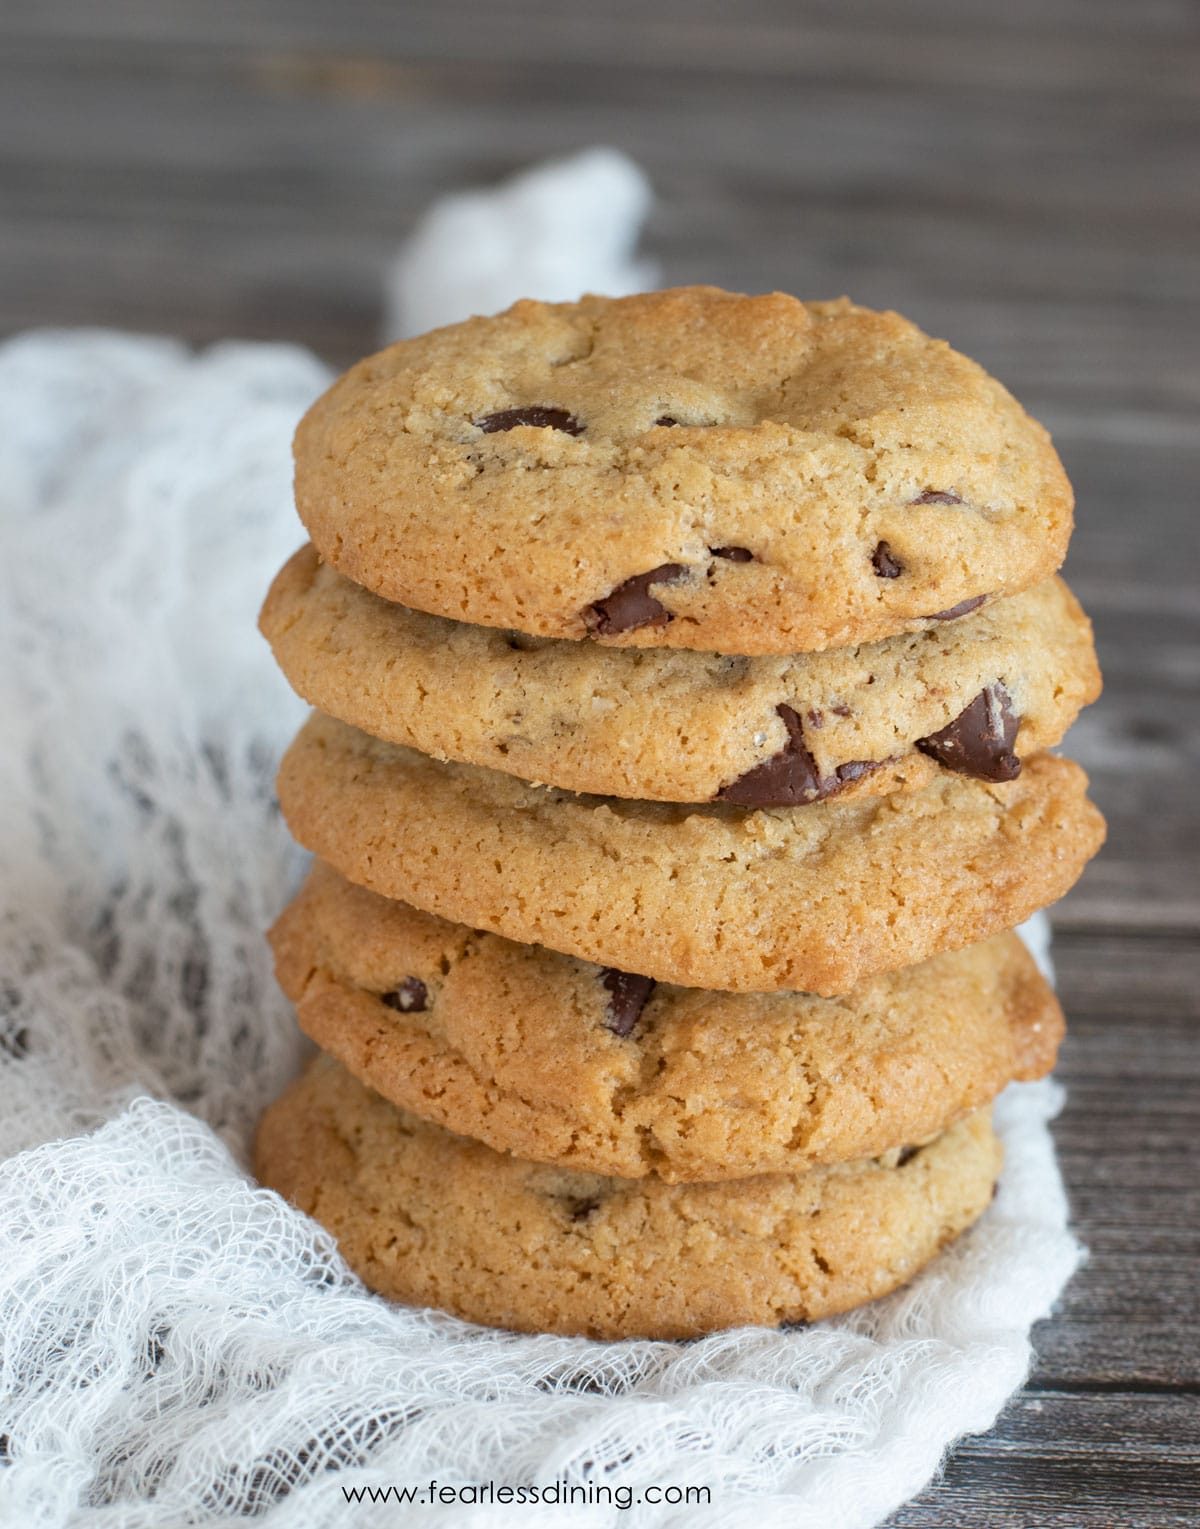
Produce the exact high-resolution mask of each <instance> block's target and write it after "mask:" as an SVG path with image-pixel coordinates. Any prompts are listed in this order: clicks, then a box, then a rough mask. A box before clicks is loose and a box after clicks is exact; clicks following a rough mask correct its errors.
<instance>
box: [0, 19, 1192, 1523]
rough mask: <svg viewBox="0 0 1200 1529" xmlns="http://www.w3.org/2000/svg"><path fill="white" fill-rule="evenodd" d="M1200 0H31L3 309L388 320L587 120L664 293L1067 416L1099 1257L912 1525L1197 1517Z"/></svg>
mask: <svg viewBox="0 0 1200 1529" xmlns="http://www.w3.org/2000/svg"><path fill="white" fill-rule="evenodd" d="M1198 20H1200V12H1198V11H1197V9H1196V7H1195V6H1194V5H1189V4H1188V3H1186V0H1006V3H1004V4H998V3H996V0H988V3H966V0H959V3H954V0H916V3H912V4H908V5H888V4H886V3H884V0H844V3H841V4H838V5H833V4H810V5H802V4H793V3H788V0H741V3H739V4H729V3H727V0H722V3H717V0H690V3H687V4H685V3H683V0H612V3H605V0H590V3H579V0H523V3H518V0H511V3H510V0H492V3H489V0H427V3H407V4H404V3H394V4H389V3H385V0H325V3H320V0H104V3H103V4H97V3H96V0H5V4H4V5H3V7H0V330H4V331H10V330H14V329H18V328H23V327H25V326H27V325H32V324H68V325H71V324H112V325H121V326H127V327H132V328H137V329H156V330H167V331H171V332H176V333H182V334H184V335H186V336H189V337H190V338H192V339H195V340H197V341H206V340H211V339H215V338H217V337H219V336H226V335H243V336H261V337H264V338H277V339H287V340H297V341H301V342H303V343H304V344H307V345H311V346H313V347H315V348H316V349H317V350H318V351H320V352H322V353H323V354H324V355H325V356H327V357H328V358H329V359H330V360H332V361H335V362H346V361H348V360H350V359H351V358H353V357H355V356H356V355H358V354H360V353H361V352H364V351H366V350H368V349H370V348H372V347H373V343H374V340H375V335H376V326H377V323H378V312H379V301H378V300H379V288H380V280H379V278H380V271H381V269H382V267H383V265H384V263H385V262H386V260H387V258H388V256H389V254H390V253H391V252H392V250H393V249H394V248H395V246H396V245H397V243H398V242H399V241H400V239H401V238H402V237H403V236H404V234H405V233H406V232H407V231H408V230H409V229H410V228H411V226H412V224H413V221H414V219H415V217H416V216H417V215H418V213H419V211H420V209H421V208H422V206H423V205H424V204H425V203H426V202H427V201H428V200H429V199H430V198H431V197H432V196H434V195H435V194H436V193H438V192H440V191H443V190H445V189H447V188H449V187H458V186H466V185H473V184H477V183H481V182H486V181H488V180H490V179H492V178H494V177H497V176H499V175H501V174H503V173H505V172H507V171H508V170H510V169H511V168H513V167H514V166H517V165H520V164H522V163H524V162H526V161H529V160H533V159H537V158H540V157H542V156H545V155H548V154H554V153H560V152H564V151H567V150H570V149H573V148H576V147H581V146H585V145H588V144H591V143H594V142H607V143H612V144H616V145H618V146H620V147H622V148H625V149H627V150H629V151H630V152H631V153H632V154H634V155H635V156H636V157H637V158H638V159H639V160H640V161H641V163H642V164H643V165H644V166H645V167H646V169H647V170H648V171H649V173H650V175H651V176H652V178H653V180H654V183H655V185H656V187H657V189H658V192H659V195H660V199H661V200H660V203H659V206H658V209H657V211H656V213H655V215H654V218H653V222H652V225H651V227H650V229H649V230H648V239H647V242H648V247H649V250H650V252H651V253H652V254H653V255H654V256H656V257H657V258H658V259H659V260H660V261H661V263H662V268H663V273H664V279H665V281H667V282H671V283H674V282H685V281H698V280H702V281H715V282H718V283H722V284H725V285H728V286H733V287H740V288H744V289H748V290H756V289H764V288H771V287H776V286H778V287H783V288H785V289H787V290H790V291H795V292H797V293H799V294H801V295H804V296H828V295H833V294H836V293H839V292H842V291H848V292H850V293H851V294H852V295H854V296H855V297H857V298H859V299H860V300H862V301H864V302H867V303H872V304H877V305H891V306H894V307H897V308H900V309H901V310H902V311H904V312H905V313H908V314H910V315H911V316H912V317H913V318H915V319H917V320H918V321H919V322H920V323H921V324H923V325H924V326H925V327H926V328H928V329H931V330H932V331H933V332H934V333H937V334H942V335H945V336H947V337H948V338H949V339H950V340H952V341H953V343H954V344H955V345H957V346H959V347H960V348H961V349H963V350H965V351H967V352H968V353H969V354H971V355H973V356H976V357H978V358H979V359H980V360H981V361H982V362H984V363H985V364H986V365H987V366H988V367H989V368H991V369H992V370H993V371H994V372H996V373H997V374H998V375H999V376H1000V377H1001V378H1003V379H1004V380H1005V381H1006V382H1007V383H1008V384H1009V385H1010V386H1011V387H1012V388H1013V389H1014V391H1015V392H1016V393H1017V394H1018V395H1019V396H1020V397H1021V398H1022V400H1023V401H1024V402H1025V403H1026V404H1027V405H1028V406H1029V407H1030V409H1031V410H1032V411H1033V412H1034V413H1036V414H1037V415H1038V416H1040V417H1041V418H1042V419H1043V420H1045V421H1046V423H1047V424H1048V425H1049V426H1050V427H1051V429H1052V430H1053V431H1054V434H1055V436H1056V438H1057V441H1058V443H1059V446H1060V448H1061V450H1062V454H1063V456H1064V458H1065V460H1066V463H1067V467H1068V470H1069V471H1070V473H1071V475H1072V477H1073V478H1074V481H1075V484H1076V486H1077V489H1078V495H1079V527H1078V532H1077V535H1076V539H1075V543H1074V546H1073V549H1072V553H1071V557H1070V561H1069V563H1068V574H1069V576H1070V578H1071V580H1072V582H1073V584H1074V586H1075V588H1076V590H1077V591H1078V593H1079V594H1080V596H1081V598H1082V599H1083V601H1084V603H1085V605H1086V606H1087V607H1088V609H1089V610H1090V612H1091V614H1092V616H1093V617H1094V619H1095V622H1096V627H1097V635H1098V638H1099V644H1100V651H1101V658H1102V661H1103V664H1104V669H1105V674H1106V678H1107V689H1106V692H1105V696H1104V699H1103V700H1102V702H1101V703H1100V704H1099V705H1098V706H1097V707H1096V708H1094V709H1093V710H1092V711H1091V712H1089V713H1088V714H1087V716H1086V717H1085V718H1084V720H1083V721H1082V722H1081V723H1080V724H1079V726H1078V727H1077V729H1076V731H1075V733H1074V734H1073V736H1072V740H1071V751H1072V752H1073V753H1074V754H1076V755H1077V756H1078V757H1079V758H1080V759H1081V760H1082V761H1083V762H1084V763H1085V764H1086V765H1087V767H1088V768H1089V770H1090V771H1091V772H1092V776H1093V780H1094V784H1095V794H1096V797H1097V799H1098V800H1099V802H1100V805H1101V806H1102V807H1103V809H1104V811H1105V812H1106V813H1107V815H1108V819H1109V824H1110V839H1109V844H1108V848H1107V850H1106V851H1105V853H1104V855H1103V857H1102V859H1101V860H1100V861H1099V862H1098V863H1097V864H1096V865H1094V866H1093V868H1092V869H1091V870H1090V871H1089V872H1088V874H1087V876H1086V877H1085V879H1084V881H1083V883H1082V885H1081V886H1080V887H1079V888H1078V889H1077V890H1076V891H1075V892H1074V893H1073V894H1072V895H1071V896H1070V897H1069V898H1067V900H1066V901H1065V902H1064V903H1063V904H1062V905H1061V906H1060V907H1059V908H1058V909H1057V910H1056V914H1055V921H1056V925H1057V930H1058V945H1057V952H1058V960H1059V965H1060V970H1061V977H1062V984H1061V985H1062V994H1063V998H1064V1000H1065V1003H1066V1006H1067V1009H1068V1012H1069V1015H1070V1019H1071V1022H1072V1036H1071V1040H1070V1041H1069V1043H1068V1045H1067V1047H1066V1050H1065V1052H1064V1055H1063V1060H1062V1068H1061V1076H1062V1077H1063V1079H1064V1080H1065V1081H1066V1083H1067V1085H1068V1087H1069V1090H1070V1101H1069V1104H1068V1106H1067V1110H1066V1113H1065V1115H1064V1116H1063V1118H1062V1120H1061V1123H1060V1125H1059V1127H1058V1131H1057V1135H1058V1141H1059V1144H1060V1147H1061V1152H1062V1162H1063V1167H1064V1171H1065V1173H1066V1176H1067V1180H1068V1183H1069V1186H1070V1191H1071V1197H1072V1204H1073V1207H1074V1213H1075V1219H1076V1223H1077V1226H1078V1228H1079V1231H1080V1233H1081V1234H1082V1236H1083V1237H1084V1239H1085V1240H1086V1242H1087V1243H1088V1245H1089V1247H1090V1248H1091V1259H1090V1262H1089V1263H1088V1265H1087V1267H1086V1268H1085V1269H1084V1270H1083V1272H1082V1273H1081V1274H1080V1275H1079V1276H1078V1277H1077V1278H1076V1280H1075V1281H1074V1283H1073V1284H1072V1286H1071V1288H1070V1290H1069V1292H1068V1293H1067V1296H1066V1298H1065V1300H1064V1302H1063V1304H1062V1308H1061V1310H1060V1311H1059V1313H1058V1314H1057V1315H1056V1316H1055V1317H1054V1319H1053V1320H1052V1321H1050V1322H1048V1323H1046V1324H1044V1325H1043V1326H1042V1328H1041V1329H1040V1330H1039V1332H1038V1334H1037V1342H1038V1349H1039V1355H1040V1357H1039V1360H1038V1363H1037V1365H1036V1368H1035V1370H1034V1373H1033V1376H1032V1378H1031V1381H1030V1384H1029V1385H1028V1387H1027V1388H1026V1390H1025V1391H1024V1393H1023V1394H1022V1395H1021V1396H1020V1397H1018V1398H1017V1399H1016V1400H1015V1401H1014V1402H1013V1403H1012V1405H1011V1406H1010V1407H1009V1408H1008V1410H1007V1411H1006V1412H1005V1414H1004V1416H1003V1417H1002V1418H1001V1420H1000V1423H999V1425H998V1426H997V1427H996V1428H995V1429H994V1430H993V1432H992V1433H991V1434H989V1435H988V1436H987V1437H985V1438H979V1439H973V1440H970V1441H968V1442H967V1443H965V1444H963V1446H962V1447H961V1448H960V1449H959V1450H958V1451H957V1452H956V1454H955V1455H954V1457H953V1459H952V1460H951V1461H950V1463H949V1466H948V1468H947V1470H946V1473H945V1478H944V1480H943V1481H941V1483H940V1484H938V1485H936V1486H934V1487H932V1488H930V1489H929V1490H928V1491H927V1492H926V1493H925V1494H924V1495H923V1496H922V1497H921V1498H920V1499H919V1500H918V1501H917V1502H915V1503H913V1504H911V1505H910V1506H909V1507H907V1508H905V1509H904V1510H903V1511H901V1512H900V1513H899V1514H897V1515H896V1516H895V1518H894V1520H893V1524H894V1525H895V1526H896V1529H900V1526H903V1529H926V1526H930V1529H931V1526H935V1525H946V1526H948V1525H955V1526H961V1525H966V1524H970V1525H972V1526H974V1525H980V1526H987V1529H1005V1526H1014V1529H1016V1526H1023V1529H1024V1526H1038V1529H1049V1526H1057V1525H1061V1526H1071V1529H1079V1526H1083V1525H1103V1526H1105V1529H1113V1526H1121V1529H1132V1526H1145V1529H1164V1526H1166V1525H1171V1524H1184V1523H1195V1522H1197V1521H1198V1519H1200V1475H1198V1471H1197V1465H1198V1461H1200V1400H1198V1397H1200V1316H1198V1302H1197V1290H1196V1287H1197V1278H1198V1275H1200V1266H1198V1263H1197V1242H1198V1233H1197V1227H1198V1224H1200V1193H1198V1190H1197V1183H1198V1181H1200V1162H1198V1157H1197V1147H1196V1143H1197V1138H1198V1137H1200V1108H1198V1103H1197V1089H1196V1083H1197V1073H1198V1071H1200V1068H1198V1066H1197V1050H1196V1044H1195V1043H1196V1017H1197V1009H1198V1005H1197V993H1198V991H1200V942H1198V941H1197V913H1198V911H1200V890H1198V888H1197V884H1196V877H1195V867H1196V866H1197V864H1200V828H1198V825H1200V815H1198V812H1197V806H1196V796H1197V784H1196V782H1197V775H1196V771H1197V755H1198V753H1200V716H1198V710H1197V706H1196V692H1197V674H1198V668H1200V660H1198V645H1197V614H1198V596H1197V586H1198V584H1200V550H1198V542H1197V514H1196V499H1197V486H1198V485H1200V439H1198V436H1197V428H1196V405H1197V402H1198V401H1200V366H1198V364H1197V349H1198V325H1197V321H1198V319H1200V268H1198V261H1197V252H1198V248H1200V194H1198V193H1200V175H1198V170H1200V158H1198V154H1197V150H1198V149H1200V134H1198V131H1197V129H1198V127H1200V112H1198V109H1197V96H1198V95H1200V27H1198Z"/></svg>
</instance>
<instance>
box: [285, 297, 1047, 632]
mask: <svg viewBox="0 0 1200 1529" xmlns="http://www.w3.org/2000/svg"><path fill="white" fill-rule="evenodd" d="M295 457H296V504H297V508H298V510H299V512H300V518H301V520H302V521H303V522H304V524H305V526H306V527H307V529H308V532H309V535H310V536H311V537H312V540H313V542H314V543H315V545H316V547H317V549H318V551H319V552H320V554H321V556H322V557H323V558H324V559H325V560H326V561H327V562H329V563H331V564H332V565H333V566H334V567H335V568H337V569H338V570H339V571H340V572H341V573H344V574H346V575H347V576H348V577H349V578H351V579H353V580H354V581H355V582H356V583H358V584H362V585H364V586H365V587H366V588H368V589H371V590H374V591H375V592H376V593H377V594H380V595H383V596H385V597H386V598H387V599H389V600H397V601H399V602H401V603H402V604H404V605H407V606H411V607H412V608H414V609H416V610H422V611H429V612H431V613H433V614H435V615H439V616H447V617H450V618H452V619H454V620H456V621H466V622H471V623H475V624H477V625H482V626H496V627H511V628H515V629H517V630H518V631H521V632H527V633H531V634H533V635H535V636H541V637H567V638H585V637H586V638H589V639H591V640H593V641H595V642H600V643H604V644H611V645H617V646H632V647H668V648H698V649H703V650H707V651H712V652H719V653H798V652H807V651H811V650H814V649H822V648H831V647H845V646H848V645H851V644H855V643H862V642H872V641H874V640H876V639H878V638H881V637H887V636H890V635H892V634H894V633H897V632H905V631H916V630H921V629H923V628H927V627H929V626H931V625H932V624H934V623H936V622H938V621H945V620H950V619H952V618H954V617H956V616H958V615H961V614H965V613H966V612H967V611H968V610H970V609H972V608H973V607H975V606H977V605H979V604H980V603H982V602H983V601H986V600H988V599H992V598H995V597H997V596H1000V595H1005V594H1015V593H1016V592H1018V591H1019V590H1022V589H1026V588H1028V587H1029V586H1031V585H1033V584H1036V583H1039V582H1040V581H1042V580H1043V579H1046V578H1047V577H1049V575H1050V574H1052V573H1053V572H1054V570H1055V569H1056V568H1057V567H1058V566H1059V564H1060V563H1061V562H1062V559H1063V556H1064V554H1065V552H1066V548H1067V541H1068V538H1069V536H1070V531H1071V517H1072V507H1073V501H1072V495H1071V488H1070V484H1069V483H1068V481H1067V478H1066V475H1065V474H1064V472H1063V469H1062V466H1061V464H1060V462H1059V460H1058V457H1057V456H1056V454H1055V452H1054V449H1053V447H1052V446H1051V444H1050V439H1049V437H1048V435H1047V434H1046V432H1045V430H1043V429H1042V427H1041V426H1040V425H1038V424H1036V423H1035V422H1034V421H1033V420H1031V419H1030V418H1029V417H1028V415H1027V414H1026V413H1025V412H1024V410H1023V409H1022V408H1021V407H1020V405H1019V404H1017V402H1016V401H1015V400H1014V399H1013V398H1012V396H1011V395H1010V394H1009V393H1008V392H1006V391H1005V389H1004V388H1003V387H1002V386H1001V385H1000V384H999V383H998V382H996V381H994V380H993V379H992V378H991V377H989V376H988V375H987V373H986V372H984V371H983V370H982V368H980V367H979V366H977V365H976V364H975V363H974V362H973V361H969V360H967V359H966V357H964V356H960V355H958V354H957V353H956V352H955V351H953V350H951V348H950V347H949V346H948V345H947V344H946V343H945V342H944V341H942V340H933V339H930V338H929V336H927V335H925V334H923V333H922V332H921V331H920V330H919V329H918V328H917V327H916V326H915V325H914V324H911V323H909V322H908V321H907V320H906V319H903V318H901V317H900V316H899V315H898V314H895V313H874V312H871V311H870V310H869V309H866V308H859V307H856V306H855V305H853V304H852V303H849V302H847V301H845V300H842V301H838V302H826V303H807V304H806V303H801V302H798V301H797V300H796V299H795V298H793V297H788V296H785V295H784V294H783V293H778V292H776V293H772V294H770V295H768V296H760V297H744V296H739V295H737V294H734V293H729V292H722V291H720V290H718V289H717V288H714V287H684V288H678V289H676V290H673V291H666V292H652V293H647V294H644V295H642V296H638V297H626V298H616V299H613V298H603V297H585V298H583V299H582V301H580V302H578V303H558V304H548V303H537V302H521V303H517V304H516V305H515V306H514V307H512V308H510V309H509V310H508V311H507V312H506V313H502V314H499V315H498V316H496V317H494V318H473V319H469V320H468V321H467V322H465V323H462V324H456V325H454V326H452V327H450V328H447V329H439V330H435V331H434V332H433V333H431V334H427V335H423V336H421V337H420V338H418V339H413V340H403V341H401V342H400V343H399V344H397V345H393V346H391V347H390V348H389V349H387V350H385V351H382V352H380V354H378V355H375V356H371V357H369V358H367V359H366V360H364V361H361V362H359V364H358V365H357V366H355V367H353V368H352V369H351V370H350V371H349V372H347V373H346V375H345V376H343V377H342V378H341V379H340V380H339V381H338V382H336V383H335V384H334V386H333V387H332V388H331V389H330V390H329V391H328V392H327V393H326V394H325V395H324V397H322V398H321V399H319V400H318V401H317V403H316V404H314V405H313V407H312V408H311V409H310V411H309V412H308V414H307V415H306V416H305V418H304V419H303V421H302V422H301V424H300V427H299V430H298V431H297V433H296V442H295Z"/></svg>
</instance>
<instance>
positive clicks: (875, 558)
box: [871, 542, 904, 579]
mask: <svg viewBox="0 0 1200 1529" xmlns="http://www.w3.org/2000/svg"><path fill="white" fill-rule="evenodd" d="M871 566H872V567H873V568H874V569H875V572H876V575H877V576H878V577H879V578H881V579H898V578H899V577H900V575H901V574H902V573H903V572H904V564H903V563H899V562H897V561H896V559H895V558H894V557H893V556H892V549H891V548H890V547H889V546H888V544H887V542H880V543H879V545H878V546H877V547H876V548H875V551H874V552H872V554H871Z"/></svg>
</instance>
